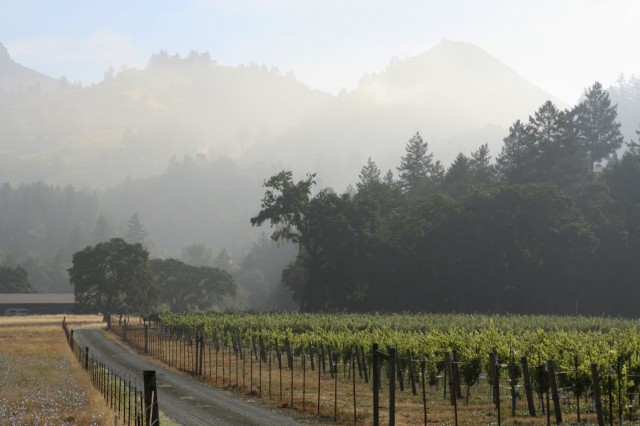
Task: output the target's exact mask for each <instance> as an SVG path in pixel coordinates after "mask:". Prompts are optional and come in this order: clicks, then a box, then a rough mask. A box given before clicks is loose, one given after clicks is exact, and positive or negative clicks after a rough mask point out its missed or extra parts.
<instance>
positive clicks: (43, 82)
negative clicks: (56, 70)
mask: <svg viewBox="0 0 640 426" xmlns="http://www.w3.org/2000/svg"><path fill="white" fill-rule="evenodd" d="M61 84H62V80H56V79H53V78H51V77H49V76H46V75H44V74H41V73H39V72H37V71H34V70H32V69H29V68H27V67H25V66H22V65H20V64H18V63H17V62H15V61H14V60H13V59H11V57H10V56H9V52H8V51H7V48H6V47H5V45H4V44H2V43H0V92H1V91H6V92H22V93H29V92H30V93H36V94H39V93H52V92H55V91H56V90H57V89H58V88H59V87H60V85H61Z"/></svg>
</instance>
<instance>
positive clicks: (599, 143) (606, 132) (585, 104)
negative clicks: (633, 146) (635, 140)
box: [573, 82, 624, 171]
mask: <svg viewBox="0 0 640 426" xmlns="http://www.w3.org/2000/svg"><path fill="white" fill-rule="evenodd" d="M616 109H617V106H616V105H613V106H612V105H611V100H610V99H609V94H608V93H607V92H606V91H605V90H604V89H603V88H602V85H601V84H600V83H599V82H595V83H594V84H593V86H591V87H590V88H589V89H588V90H585V93H584V100H583V101H582V102H580V103H579V104H578V105H577V106H576V107H575V109H574V111H573V113H574V117H575V119H574V121H575V125H576V128H577V131H578V137H579V139H580V142H581V144H582V145H583V146H584V148H585V149H586V151H587V153H588V156H589V160H590V167H591V171H593V170H594V167H595V164H596V163H598V162H600V161H602V160H606V159H608V158H609V157H610V156H611V155H612V154H613V153H615V152H616V150H617V149H618V148H620V146H622V142H623V140H624V138H623V137H622V133H620V123H618V122H617V121H616V118H617V116H618V114H617V111H616Z"/></svg>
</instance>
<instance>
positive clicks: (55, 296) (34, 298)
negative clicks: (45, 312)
mask: <svg viewBox="0 0 640 426" xmlns="http://www.w3.org/2000/svg"><path fill="white" fill-rule="evenodd" d="M45 303H74V297H73V293H34V294H29V293H3V294H0V305H7V304H12V305H16V304H25V305H27V304H45Z"/></svg>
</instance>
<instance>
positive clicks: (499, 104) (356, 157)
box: [0, 40, 564, 189]
mask: <svg viewBox="0 0 640 426" xmlns="http://www.w3.org/2000/svg"><path fill="white" fill-rule="evenodd" d="M0 50H2V49H0ZM0 54H1V53H0ZM8 57H9V55H8V53H6V57H5V59H4V62H5V63H6V62H7V59H6V58H8ZM8 60H9V61H11V62H13V61H12V60H11V59H10V58H9V59H8ZM16 65H17V64H16ZM496 76H497V77H496ZM547 99H552V100H555V101H556V102H557V103H558V104H559V106H561V107H563V106H564V104H563V103H560V102H559V101H558V100H557V99H556V98H554V97H553V96H551V95H550V94H548V93H546V92H544V91H543V90H542V89H540V88H537V87H536V86H534V85H533V84H532V83H530V82H528V81H527V80H526V79H524V78H523V77H522V76H520V75H519V74H517V72H516V71H515V70H513V69H511V68H509V67H507V66H506V65H504V64H503V63H502V62H500V61H499V60H498V59H497V58H495V57H493V56H492V55H490V54H489V53H487V52H485V51H484V50H482V49H480V48H479V47H477V46H474V45H472V44H470V43H464V42H455V41H449V40H444V41H442V42H441V43H439V44H437V45H436V46H434V47H432V48H431V49H429V50H427V51H426V52H424V53H422V54H420V55H417V56H414V57H411V58H409V59H407V60H405V61H399V62H395V63H392V64H391V65H390V66H389V67H388V68H387V69H386V70H385V71H383V72H381V73H378V74H373V75H369V76H368V77H364V78H363V79H361V82H360V84H359V85H358V87H356V88H355V89H353V90H352V91H349V92H347V93H344V94H341V95H338V96H333V95H331V94H328V93H324V92H321V91H317V90H313V89H311V88H309V87H308V86H306V85H304V84H303V83H301V82H298V81H297V80H295V78H294V77H293V76H291V75H281V74H280V73H279V72H277V71H274V70H268V69H266V67H258V66H256V65H252V66H248V67H229V66H221V65H218V64H217V63H216V61H215V60H212V59H211V56H210V55H209V54H208V53H202V54H200V53H198V52H192V53H191V54H189V55H188V56H187V57H185V58H180V57H179V56H177V55H175V56H169V55H168V54H167V53H166V52H164V51H161V52H160V53H158V54H156V55H153V56H152V57H151V59H150V61H149V64H148V65H147V67H146V68H144V69H141V70H138V69H126V70H123V71H121V72H119V73H118V74H115V75H107V76H105V79H104V80H103V81H102V82H100V83H97V84H94V85H92V86H89V87H77V86H68V85H67V86H62V87H60V89H59V90H57V91H55V92H54V93H52V94H51V95H49V96H41V95H38V94H37V93H36V94H25V95H24V96H23V97H22V98H21V97H19V96H18V97H16V96H13V97H10V96H5V97H0V108H2V110H3V111H4V112H5V114H2V115H0V126H2V127H3V128H4V129H5V130H6V131H5V132H4V135H0V170H2V172H0V180H3V181H12V182H17V181H28V180H31V181H33V180H46V181H49V182H52V183H60V184H67V183H72V184H76V185H80V186H102V187H108V186H113V185H116V184H118V183H120V182H122V181H123V180H124V179H125V178H126V177H131V178H134V179H135V178H142V177H149V176H153V175H157V174H159V173H161V172H162V171H163V170H164V168H165V167H166V165H167V164H168V163H169V161H170V159H171V158H172V157H174V156H175V157H177V158H181V157H183V156H184V155H191V156H194V155H196V154H201V155H206V156H209V157H211V158H217V157H220V156H228V157H230V158H233V159H234V160H236V161H238V162H240V163H242V164H244V165H251V164H255V163H262V164H263V165H266V166H267V168H271V167H282V168H291V169H293V170H294V171H296V172H301V173H305V172H318V175H319V177H320V179H324V181H323V182H326V184H327V185H330V186H333V187H335V188H337V189H342V188H344V187H346V185H347V184H349V183H354V182H355V179H356V178H357V173H358V170H359V169H360V167H361V165H362V164H364V162H365V161H366V159H367V158H368V157H369V156H371V157H373V158H374V160H376V161H379V162H380V165H381V167H382V168H385V169H387V168H389V169H393V168H394V166H395V165H397V164H398V163H399V159H400V156H401V155H403V148H404V144H405V143H406V140H407V139H408V138H409V137H410V136H411V135H412V134H414V133H415V132H416V131H420V132H421V133H422V134H423V136H424V137H425V138H426V139H427V140H428V141H429V143H430V146H431V149H432V151H433V152H434V154H435V157H436V159H440V160H441V161H442V162H443V163H445V164H447V163H448V162H450V161H452V160H453V158H454V157H455V155H457V153H458V152H460V151H463V152H467V153H468V151H470V150H471V149H475V148H477V146H479V145H480V144H481V143H484V142H488V143H489V145H490V147H491V150H492V155H493V156H496V155H497V154H498V152H499V149H500V146H501V144H502V137H504V135H505V134H506V131H507V129H508V126H509V125H510V124H511V123H513V121H515V120H516V119H526V118H527V116H528V115H529V114H532V113H533V112H534V111H535V109H537V107H538V106H539V105H541V104H542V103H543V102H544V101H546V100H547ZM500 129H502V131H503V132H504V133H502V134H501V130H500ZM454 143H455V146H453V144H454Z"/></svg>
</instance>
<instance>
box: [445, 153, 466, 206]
mask: <svg viewBox="0 0 640 426" xmlns="http://www.w3.org/2000/svg"><path fill="white" fill-rule="evenodd" d="M472 174H473V172H472V169H471V165H470V161H469V158H467V156H466V155H464V154H463V153H459V154H458V156H457V157H456V159H455V160H454V161H453V163H451V166H450V167H449V169H448V170H447V173H446V174H445V176H444V182H443V187H444V190H445V192H446V193H447V194H449V195H451V197H453V198H454V199H456V200H460V199H462V197H464V196H465V195H466V194H467V191H468V190H469V188H470V186H471V183H472V179H473V176H472Z"/></svg>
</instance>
